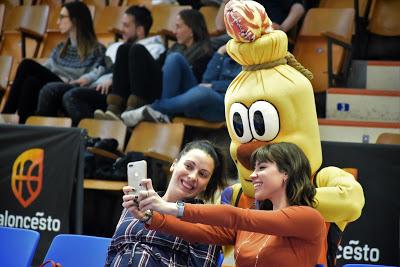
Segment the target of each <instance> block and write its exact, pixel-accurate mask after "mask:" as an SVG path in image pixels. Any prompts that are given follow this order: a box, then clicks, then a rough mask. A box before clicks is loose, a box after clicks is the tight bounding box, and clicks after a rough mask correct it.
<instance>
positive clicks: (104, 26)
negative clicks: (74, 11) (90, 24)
mask: <svg viewBox="0 0 400 267" xmlns="http://www.w3.org/2000/svg"><path fill="white" fill-rule="evenodd" d="M126 8H127V7H125V6H107V7H102V8H98V7H97V8H96V15H95V18H94V30H95V32H96V36H97V38H98V40H99V42H101V43H103V44H104V45H105V46H108V45H109V44H110V43H112V42H115V41H116V39H117V38H116V36H117V35H118V34H119V33H121V28H122V16H123V14H124V12H125V10H126Z"/></svg>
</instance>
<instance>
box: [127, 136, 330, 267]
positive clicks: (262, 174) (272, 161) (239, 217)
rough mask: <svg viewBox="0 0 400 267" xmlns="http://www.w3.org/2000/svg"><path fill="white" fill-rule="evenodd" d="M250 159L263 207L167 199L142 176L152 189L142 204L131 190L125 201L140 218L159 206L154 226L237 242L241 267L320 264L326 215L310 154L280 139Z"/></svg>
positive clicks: (142, 196)
mask: <svg viewBox="0 0 400 267" xmlns="http://www.w3.org/2000/svg"><path fill="white" fill-rule="evenodd" d="M251 162H252V165H253V166H254V172H253V173H252V174H251V175H250V179H251V181H252V183H253V185H254V191H255V198H256V200H257V201H258V204H259V210H249V209H241V208H236V207H232V206H228V205H191V204H184V203H182V202H177V203H170V202H165V201H164V200H162V199H161V198H160V197H159V196H158V195H157V194H156V193H155V192H154V190H153V189H152V186H151V180H149V179H146V180H143V181H142V184H146V185H147V188H148V189H149V190H148V191H142V192H141V193H140V196H139V206H135V205H134V202H133V199H132V196H131V195H125V196H124V197H123V199H124V203H123V206H124V207H125V208H128V209H129V210H130V211H131V212H132V213H133V215H134V216H135V217H137V218H142V217H145V216H148V212H147V213H146V214H145V213H144V211H146V210H152V211H156V212H155V213H154V214H153V216H152V217H149V219H148V220H147V227H148V228H150V229H157V230H160V231H165V232H168V233H170V234H174V235H177V236H180V237H182V238H183V239H186V240H188V241H190V242H202V243H212V244H219V245H234V246H235V261H236V266H238V267H241V266H259V267H260V266H272V267H275V266H280V267H285V266H288V267H293V266H297V267H302V266H304V267H311V266H315V265H316V264H317V261H318V256H319V252H320V249H321V244H322V239H323V237H324V235H325V233H324V219H323V217H322V216H321V215H320V214H319V212H318V211H316V210H315V209H313V205H314V203H313V198H314V195H315V192H316V190H315V188H314V187H313V186H312V184H311V182H310V175H311V170H310V164H309V162H308V160H307V158H306V156H305V155H304V153H303V152H302V150H301V149H300V148H299V147H297V146H296V145H295V144H291V143H277V144H268V145H266V146H264V147H261V148H259V149H257V150H256V151H255V152H254V153H253V155H252V157H251ZM164 214H166V215H164ZM171 215H173V216H171ZM174 216H175V217H174ZM176 217H178V218H180V220H179V219H177V218H176ZM194 223H196V224H194Z"/></svg>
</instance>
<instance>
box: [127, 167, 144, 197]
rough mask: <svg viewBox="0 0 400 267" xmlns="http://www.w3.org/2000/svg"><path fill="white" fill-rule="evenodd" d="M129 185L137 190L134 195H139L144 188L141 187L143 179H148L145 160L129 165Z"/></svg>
mask: <svg viewBox="0 0 400 267" xmlns="http://www.w3.org/2000/svg"><path fill="white" fill-rule="evenodd" d="M127 169H128V185H129V186H132V187H133V188H134V189H135V190H134V191H133V195H137V194H138V192H139V191H140V190H142V187H141V186H140V185H139V184H140V181H141V180H142V179H146V178H147V162H146V161H145V160H140V161H133V162H129V163H128V168H127Z"/></svg>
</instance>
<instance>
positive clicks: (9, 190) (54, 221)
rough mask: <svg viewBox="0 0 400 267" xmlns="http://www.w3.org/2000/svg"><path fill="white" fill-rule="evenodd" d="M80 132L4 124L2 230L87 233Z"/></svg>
mask: <svg viewBox="0 0 400 267" xmlns="http://www.w3.org/2000/svg"><path fill="white" fill-rule="evenodd" d="M82 136H83V135H82V130H81V129H78V128H55V127H38V126H26V125H6V124H0V225H1V226H7V227H18V228H26V229H32V230H36V231H39V232H40V235H41V236H40V242H39V245H38V248H37V253H36V256H35V259H34V262H35V264H37V263H40V261H41V260H42V259H43V257H44V255H45V253H46V251H47V249H48V246H49V244H50V242H51V240H52V239H53V237H54V236H56V235H58V234H60V233H71V232H72V233H81V231H82V196H83V188H82V183H83V182H82V179H83V161H82V160H83V159H82V155H83V153H82V150H83V138H82Z"/></svg>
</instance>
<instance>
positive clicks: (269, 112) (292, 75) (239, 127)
mask: <svg viewBox="0 0 400 267" xmlns="http://www.w3.org/2000/svg"><path fill="white" fill-rule="evenodd" d="M225 24H226V28H227V32H228V34H229V35H230V36H231V37H232V38H233V40H231V41H229V42H228V45H227V51H228V53H229V55H230V56H231V57H232V58H233V59H234V60H235V61H237V62H238V63H239V64H241V65H242V66H243V71H242V72H241V73H240V74H239V75H238V76H237V77H236V78H235V80H234V81H233V82H232V83H231V84H230V86H229V88H228V90H227V93H226V95H225V116H226V122H227V127H228V131H229V135H230V137H231V140H232V141H231V146H230V153H231V156H232V159H233V160H234V162H235V164H236V166H237V169H238V174H239V179H240V182H241V184H242V188H243V192H244V193H245V194H246V195H247V196H251V197H253V196H254V189H253V185H252V183H251V181H250V178H249V177H250V174H251V172H252V167H251V166H250V156H251V154H252V152H253V151H254V150H255V149H257V148H258V147H260V146H262V145H265V144H267V143H278V142H290V143H295V144H296V145H298V146H299V147H300V148H301V149H302V150H303V151H304V153H305V154H306V156H307V158H308V160H309V161H310V164H311V168H312V172H313V173H315V171H316V170H317V169H318V168H319V167H320V165H321V162H322V153H321V144H320V138H319V129H318V121H317V114H316V111H315V103H314V94H313V89H312V86H311V83H310V82H309V80H308V79H307V78H306V77H305V76H304V75H303V74H302V73H300V72H299V71H298V70H296V69H300V70H301V69H302V67H301V65H300V64H298V66H295V65H296V63H297V62H296V61H295V60H294V59H293V58H290V57H289V58H288V57H287V56H288V53H287V36H286V34H285V33H284V32H282V31H274V30H273V29H272V28H271V21H270V20H269V18H268V16H267V14H266V12H265V9H264V7H263V6H261V5H260V4H258V3H257V2H253V1H241V0H236V1H235V0H231V1H230V2H228V4H227V5H226V7H225ZM293 62H294V63H293ZM288 64H290V65H293V66H295V67H296V68H294V67H291V66H290V65H288ZM303 72H305V73H306V72H307V71H306V70H304V69H303Z"/></svg>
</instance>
